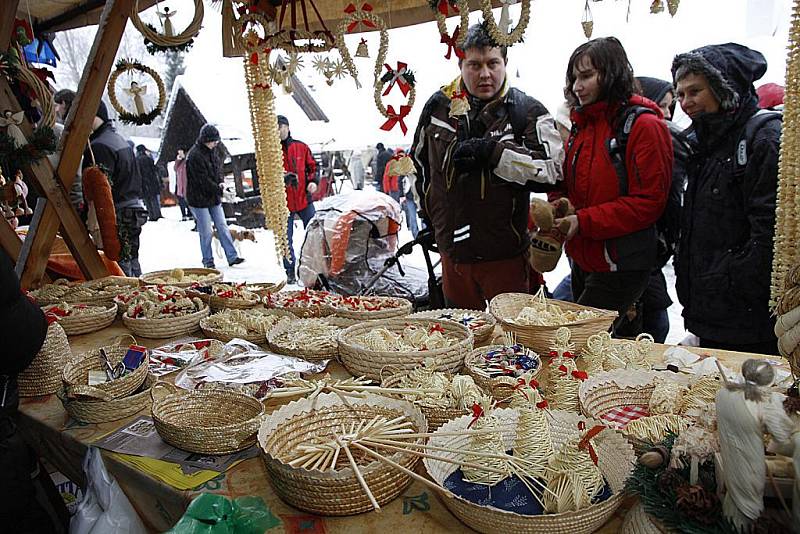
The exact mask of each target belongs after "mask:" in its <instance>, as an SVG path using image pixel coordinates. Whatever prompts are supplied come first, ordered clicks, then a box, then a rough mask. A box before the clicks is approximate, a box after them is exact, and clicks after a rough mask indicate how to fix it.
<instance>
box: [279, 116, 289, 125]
mask: <svg viewBox="0 0 800 534" xmlns="http://www.w3.org/2000/svg"><path fill="white" fill-rule="evenodd" d="M281 124H285V125H286V126H289V119H287V118H286V117H284V116H283V115H278V126H280V125H281Z"/></svg>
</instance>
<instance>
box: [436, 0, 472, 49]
mask: <svg viewBox="0 0 800 534" xmlns="http://www.w3.org/2000/svg"><path fill="white" fill-rule="evenodd" d="M445 1H446V2H450V0H445ZM453 3H454V4H455V8H456V9H457V10H458V14H459V23H458V42H457V44H458V46H459V47H460V46H462V45H463V44H464V40H465V39H466V38H467V30H468V29H469V2H468V0H456V1H455V2H453ZM433 15H434V17H435V18H436V26H437V27H438V28H439V33H440V34H441V35H449V34H448V33H447V19H446V17H445V16H444V15H443V14H442V13H441V11H439V9H438V8H437V9H434V10H433Z"/></svg>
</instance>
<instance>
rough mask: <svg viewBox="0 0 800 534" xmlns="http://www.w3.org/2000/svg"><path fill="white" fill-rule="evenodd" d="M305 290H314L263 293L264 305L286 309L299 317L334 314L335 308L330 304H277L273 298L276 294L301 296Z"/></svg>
mask: <svg viewBox="0 0 800 534" xmlns="http://www.w3.org/2000/svg"><path fill="white" fill-rule="evenodd" d="M303 291H313V290H293V291H281V292H280V293H279V292H277V291H276V292H273V293H267V294H266V295H263V299H264V305H265V306H266V307H267V308H272V309H277V310H285V311H288V312H291V313H293V314H295V315H296V316H298V317H303V318H306V317H326V316H328V315H332V314H333V309H332V308H331V307H330V306H329V305H328V304H316V305H314V306H297V305H291V304H290V305H280V304H276V303H275V302H274V301H273V300H272V299H273V298H275V296H276V295H280V296H281V297H294V296H299V295H301V294H302V293H303Z"/></svg>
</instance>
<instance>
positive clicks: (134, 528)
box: [69, 447, 147, 534]
mask: <svg viewBox="0 0 800 534" xmlns="http://www.w3.org/2000/svg"><path fill="white" fill-rule="evenodd" d="M83 472H84V473H86V488H85V490H84V492H83V498H82V499H81V502H80V503H78V510H77V511H76V512H75V515H74V516H72V519H71V520H70V523H69V531H70V534H104V533H106V532H114V533H115V534H147V530H146V529H145V527H144V525H143V524H142V520H141V519H139V516H138V515H137V513H136V510H134V509H133V506H131V503H130V501H129V500H128V497H127V496H126V495H125V493H123V492H122V489H121V488H120V487H119V484H117V481H116V480H115V479H114V477H112V476H111V475H110V474H109V473H108V471H106V466H105V464H103V457H102V455H101V454H100V449H98V448H97V447H89V449H88V450H87V451H86V457H85V458H84V459H83Z"/></svg>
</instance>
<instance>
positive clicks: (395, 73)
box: [383, 61, 411, 96]
mask: <svg viewBox="0 0 800 534" xmlns="http://www.w3.org/2000/svg"><path fill="white" fill-rule="evenodd" d="M383 66H384V67H386V71H387V72H388V74H390V75H391V76H392V78H391V79H390V80H389V85H387V86H386V90H385V91H384V92H383V96H386V95H388V94H389V91H391V90H392V87H394V84H395V82H397V87H399V88H400V91H401V92H402V93H403V96H407V95H408V92H409V91H410V90H411V84H410V83H408V80H406V77H405V74H406V72H408V65H407V64H405V63H403V62H402V61H398V62H397V70H393V69H392V67H390V66H389V65H387V64H386V63H384V64H383Z"/></svg>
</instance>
